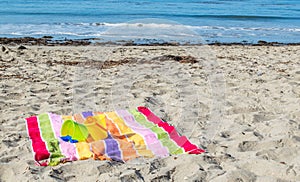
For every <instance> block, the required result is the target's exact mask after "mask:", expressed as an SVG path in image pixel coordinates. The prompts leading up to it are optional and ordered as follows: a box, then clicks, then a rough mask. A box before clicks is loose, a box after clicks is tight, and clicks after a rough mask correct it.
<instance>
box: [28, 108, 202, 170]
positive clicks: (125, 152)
mask: <svg viewBox="0 0 300 182" xmlns="http://www.w3.org/2000/svg"><path fill="white" fill-rule="evenodd" d="M26 124H27V131H28V135H29V138H30V140H31V144H32V150H33V153H34V159H35V161H36V163H37V165H40V166H47V165H51V166H54V165H57V164H59V163H63V162H68V161H75V160H84V159H89V158H94V159H99V160H115V161H121V162H126V161H128V160H131V159H134V158H138V157H144V158H151V157H160V158H163V157H167V156H169V155H177V154H184V153H185V154H200V153H203V152H204V150H203V149H200V148H198V147H197V146H196V145H194V144H192V143H191V142H190V141H189V140H188V138H187V137H185V136H180V135H179V134H178V132H177V131H176V129H175V128H174V127H173V126H171V125H169V124H168V123H167V122H164V121H162V120H161V119H160V118H159V117H157V116H156V115H155V114H154V113H153V112H152V111H151V110H150V109H148V108H146V107H138V108H136V109H131V110H118V111H113V112H103V113H102V112H83V113H80V114H75V115H73V116H60V115H57V114H53V113H44V114H40V115H37V116H32V117H29V118H26Z"/></svg>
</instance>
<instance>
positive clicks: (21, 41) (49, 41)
mask: <svg viewBox="0 0 300 182" xmlns="http://www.w3.org/2000/svg"><path fill="white" fill-rule="evenodd" d="M154 41H155V40H154ZM0 45H8V46H17V45H24V46H25V45H28V46H34V45H38V46H86V45H100V46H102V45H117V46H120V45H121V46H198V45H210V46H299V45H300V42H294V43H281V42H267V41H264V40H259V41H258V42H257V43H249V42H244V41H241V42H210V43H205V44H189V43H179V42H159V43H156V42H154V43H153V42H149V43H148V42H147V41H145V43H135V42H134V41H116V42H112V41H108V42H101V39H99V38H89V39H64V40H53V37H51V36H44V37H41V38H35V37H18V38H8V37H0Z"/></svg>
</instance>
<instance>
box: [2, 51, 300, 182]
mask: <svg viewBox="0 0 300 182" xmlns="http://www.w3.org/2000/svg"><path fill="white" fill-rule="evenodd" d="M197 50H199V49H198V48H197V47H176V46H174V47H167V46H165V47H159V46H150V47H143V46H140V47H110V46H103V47H101V46H96V47H93V46H87V47H75V46H70V47H67V46H62V47H59V46H54V47H46V46H42V47H38V46H27V49H18V47H7V46H3V47H2V48H1V50H0V61H1V62H0V79H1V80H0V86H1V93H0V110H1V117H0V118H1V120H0V122H1V123H0V131H1V145H0V181H33V180H37V181H300V155H299V153H300V46H278V47H276V46H211V47H205V48H204V47H202V48H200V50H201V51H198V52H197ZM203 50H204V51H203ZM205 51H206V53H205V56H203V55H204V52H205ZM202 53H203V54H202ZM170 55H171V56H170ZM188 55H191V56H195V57H197V58H199V59H198V61H199V62H197V63H195V62H194V61H195V60H193V59H192V58H191V57H181V58H182V60H180V59H181V58H180V57H176V56H188ZM174 56H175V57H174ZM201 56H203V57H201ZM82 98H84V100H83V99H82ZM138 105H144V106H148V107H150V108H151V109H153V110H154V112H155V113H157V114H158V115H159V116H160V117H162V118H163V119H164V120H166V121H168V122H170V123H172V124H173V125H175V126H177V128H178V129H179V131H180V132H181V133H182V134H185V135H188V136H189V137H190V138H191V140H192V141H193V142H195V143H196V144H198V145H200V146H202V147H203V148H205V149H206V150H207V153H205V154H201V155H180V156H170V157H168V158H165V159H145V160H142V159H140V160H137V161H131V162H129V163H126V164H120V163H115V162H107V161H94V160H85V161H76V162H72V163H66V164H61V165H58V166H55V167H38V166H35V164H34V161H33V156H32V152H31V147H30V141H29V139H28V136H27V133H26V127H25V122H24V120H23V119H24V118H26V117H28V116H30V115H34V114H39V113H42V112H47V111H49V112H55V113H57V114H71V113H74V112H78V111H81V110H83V109H85V110H89V109H92V110H98V111H111V110H115V109H117V108H126V107H135V106H138Z"/></svg>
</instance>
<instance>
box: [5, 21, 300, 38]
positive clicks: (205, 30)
mask: <svg viewBox="0 0 300 182" xmlns="http://www.w3.org/2000/svg"><path fill="white" fill-rule="evenodd" d="M125 31H126V32H125ZM299 32H300V28H299V27H232V26H228V27H225V26H208V25H203V26H193V25H182V24H176V23H165V22H157V23H156V22H127V23H107V22H92V23H85V22H83V23H54V24H46V23H43V24H0V36H8V35H9V36H12V37H13V36H34V37H37V36H44V35H50V36H53V37H56V36H59V37H67V38H86V37H88V38H102V37H107V38H109V37H112V36H115V37H118V38H124V39H130V38H132V39H137V38H155V36H156V38H157V39H166V40H168V39H170V38H173V39H175V38H176V39H177V40H179V41H180V40H181V39H186V40H188V41H190V40H192V39H195V38H198V37H200V36H202V37H203V38H205V39H212V38H214V39H222V38H226V37H227V38H236V39H239V38H240V37H242V38H243V39H251V38H252V39H255V38H258V37H262V36H269V37H271V38H272V36H273V38H274V37H278V36H280V35H285V36H290V37H291V39H290V40H293V39H294V38H293V37H296V36H297V34H299ZM144 35H153V37H147V36H144ZM154 35H155V36H154ZM235 41H236V40H235ZM239 41H241V40H239Z"/></svg>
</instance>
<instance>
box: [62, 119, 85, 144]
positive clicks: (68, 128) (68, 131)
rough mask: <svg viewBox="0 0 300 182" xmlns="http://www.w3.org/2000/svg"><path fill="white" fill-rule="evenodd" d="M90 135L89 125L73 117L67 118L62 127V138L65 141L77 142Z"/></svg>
mask: <svg viewBox="0 0 300 182" xmlns="http://www.w3.org/2000/svg"><path fill="white" fill-rule="evenodd" d="M88 135H89V131H88V129H87V127H86V126H85V125H83V124H80V123H77V122H75V121H73V120H71V119H68V120H65V121H64V122H63V124H62V127H61V139H62V140H63V141H65V142H71V143H77V142H84V141H86V139H87V137H88Z"/></svg>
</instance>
